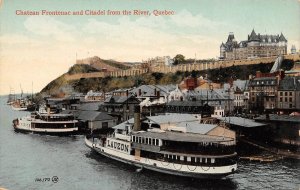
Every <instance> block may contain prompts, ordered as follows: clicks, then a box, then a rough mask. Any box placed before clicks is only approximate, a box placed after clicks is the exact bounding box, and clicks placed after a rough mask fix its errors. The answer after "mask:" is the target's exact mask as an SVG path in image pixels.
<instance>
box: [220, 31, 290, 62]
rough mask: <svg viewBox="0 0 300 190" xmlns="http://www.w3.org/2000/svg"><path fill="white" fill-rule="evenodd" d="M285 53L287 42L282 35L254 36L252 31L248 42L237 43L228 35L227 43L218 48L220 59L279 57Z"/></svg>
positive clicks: (231, 35) (232, 35) (231, 34)
mask: <svg viewBox="0 0 300 190" xmlns="http://www.w3.org/2000/svg"><path fill="white" fill-rule="evenodd" d="M286 53H287V40H286V38H285V37H284V35H283V34H282V33H281V34H280V35H261V34H259V33H258V34H256V33H255V31H254V29H253V30H252V32H251V34H250V35H248V40H245V41H241V42H239V43H238V42H237V41H236V39H235V38H234V34H233V33H229V35H228V38H227V42H226V43H223V42H222V44H221V46H220V59H227V60H235V59H250V58H256V57H270V56H279V55H284V54H286Z"/></svg>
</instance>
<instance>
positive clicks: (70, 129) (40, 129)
mask: <svg viewBox="0 0 300 190" xmlns="http://www.w3.org/2000/svg"><path fill="white" fill-rule="evenodd" d="M77 123H78V121H77V120H75V119H74V116H73V115H72V114H59V113H44V112H40V111H36V112H33V113H31V115H30V116H25V117H22V118H17V119H15V120H13V127H14V129H15V131H19V132H32V133H40V134H49V135H71V134H76V133H77V132H78V127H77V125H76V124H77Z"/></svg>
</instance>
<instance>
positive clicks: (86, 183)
mask: <svg viewBox="0 0 300 190" xmlns="http://www.w3.org/2000/svg"><path fill="white" fill-rule="evenodd" d="M6 100H7V99H6V97H0V123H1V126H0V187H5V188H7V189H11V190H19V189H20V190H21V189H22V190H23V189H28V190H33V189H38V190H40V189H56V190H64V189H72V190H85V189H87V190H106V189H107V190H109V189H138V190H140V189H149V190H152V189H170V190H177V189H178V190H181V189H247V190H248V189H282V190H287V189H299V184H300V171H299V162H296V161H291V160H283V161H277V162H273V163H267V164H265V163H254V162H246V161H241V162H239V163H238V172H237V173H236V174H234V175H231V176H228V177H227V178H225V179H221V180H208V179H203V180H202V179H201V180H199V179H190V178H182V177H176V176H169V175H165V174H160V173H156V172H151V171H147V170H143V171H141V172H137V171H136V168H135V167H132V166H128V165H125V164H122V163H119V162H117V161H113V160H110V159H108V158H105V157H102V156H100V155H98V154H96V153H95V152H93V151H91V150H90V149H89V148H88V147H86V146H85V144H84V136H82V135H77V136H73V137H56V136H47V135H37V134H23V133H16V132H15V131H14V130H13V128H12V125H11V124H12V120H13V119H14V118H17V117H20V116H24V115H28V114H29V113H28V112H20V111H19V112H18V111H13V110H11V109H10V107H9V106H7V105H6V104H5V103H6Z"/></svg>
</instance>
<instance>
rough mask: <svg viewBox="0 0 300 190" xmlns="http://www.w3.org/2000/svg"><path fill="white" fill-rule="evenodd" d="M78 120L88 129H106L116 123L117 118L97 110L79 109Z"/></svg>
mask: <svg viewBox="0 0 300 190" xmlns="http://www.w3.org/2000/svg"><path fill="white" fill-rule="evenodd" d="M78 120H79V121H80V122H81V125H84V126H85V127H86V128H87V129H88V130H90V131H97V130H106V129H108V128H112V127H113V126H115V125H116V124H117V119H115V118H114V117H112V116H110V115H108V114H107V113H105V112H99V111H80V112H79V115H78Z"/></svg>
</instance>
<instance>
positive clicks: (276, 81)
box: [248, 71, 300, 113]
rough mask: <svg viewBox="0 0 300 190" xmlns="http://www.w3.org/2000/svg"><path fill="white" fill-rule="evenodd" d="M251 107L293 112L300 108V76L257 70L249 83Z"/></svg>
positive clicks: (259, 110)
mask: <svg viewBox="0 0 300 190" xmlns="http://www.w3.org/2000/svg"><path fill="white" fill-rule="evenodd" d="M248 91H249V100H248V103H249V109H250V110H253V111H254V110H256V111H258V112H264V111H270V112H278V113H292V112H299V110H300V98H299V97H300V77H299V76H295V77H290V76H286V77H285V76H284V72H283V71H279V72H275V73H261V72H257V73H256V76H255V78H252V79H250V81H249V85H248Z"/></svg>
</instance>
